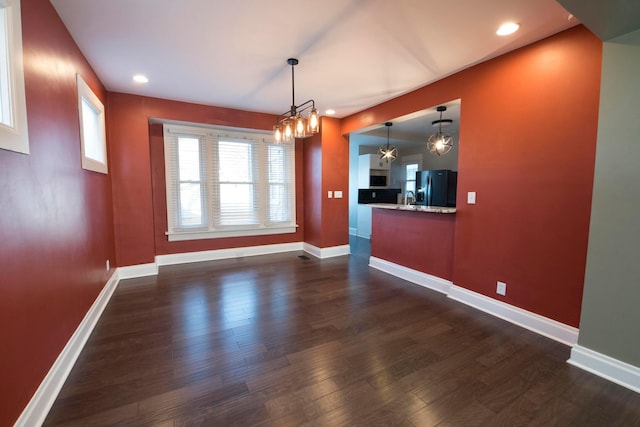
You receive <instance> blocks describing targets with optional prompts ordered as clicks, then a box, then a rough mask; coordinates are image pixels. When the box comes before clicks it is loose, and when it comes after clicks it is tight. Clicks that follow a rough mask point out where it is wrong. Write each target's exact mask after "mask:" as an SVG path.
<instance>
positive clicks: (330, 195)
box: [327, 191, 333, 199]
mask: <svg viewBox="0 0 640 427" xmlns="http://www.w3.org/2000/svg"><path fill="white" fill-rule="evenodd" d="M327 197H328V198H329V199H332V198H333V191H328V192H327Z"/></svg>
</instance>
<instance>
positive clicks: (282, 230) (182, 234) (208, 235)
mask: <svg viewBox="0 0 640 427" xmlns="http://www.w3.org/2000/svg"><path fill="white" fill-rule="evenodd" d="M297 228H298V225H287V226H283V227H270V228H250V229H245V230H216V231H178V232H176V231H174V232H167V233H165V234H166V235H167V237H168V239H169V241H170V242H180V241H185V240H201V239H220V238H224V237H247V236H267V235H270V234H287V233H295V232H296V230H297Z"/></svg>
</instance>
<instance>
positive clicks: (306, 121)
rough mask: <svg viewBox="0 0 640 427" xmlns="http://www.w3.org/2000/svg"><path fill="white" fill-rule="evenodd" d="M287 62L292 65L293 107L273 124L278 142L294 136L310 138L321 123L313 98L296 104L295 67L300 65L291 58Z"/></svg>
mask: <svg viewBox="0 0 640 427" xmlns="http://www.w3.org/2000/svg"><path fill="white" fill-rule="evenodd" d="M287 64H289V65H291V108H290V109H289V111H287V112H286V113H282V114H281V115H280V116H278V121H277V122H276V124H275V126H273V138H274V140H275V142H276V143H280V142H290V141H291V140H292V139H293V138H308V137H310V136H311V135H313V134H316V133H318V127H319V124H320V116H319V115H318V110H316V104H315V102H314V100H313V99H310V100H308V101H306V102H303V103H302V104H300V105H296V90H295V85H294V73H293V68H294V67H295V66H296V65H298V60H297V59H296V58H289V59H287ZM307 110H309V113H308V116H307V117H305V116H303V113H304V112H306V111H307Z"/></svg>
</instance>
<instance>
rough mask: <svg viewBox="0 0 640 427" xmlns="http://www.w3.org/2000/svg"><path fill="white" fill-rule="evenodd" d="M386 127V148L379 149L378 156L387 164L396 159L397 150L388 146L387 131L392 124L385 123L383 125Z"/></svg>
mask: <svg viewBox="0 0 640 427" xmlns="http://www.w3.org/2000/svg"><path fill="white" fill-rule="evenodd" d="M384 125H385V126H386V127H387V146H386V147H384V146H383V147H380V150H378V154H380V160H386V162H387V163H389V162H390V161H391V162H393V161H394V160H395V159H396V157H398V149H397V148H396V147H390V146H389V129H390V128H391V126H393V123H391V122H386V123H385V124H384Z"/></svg>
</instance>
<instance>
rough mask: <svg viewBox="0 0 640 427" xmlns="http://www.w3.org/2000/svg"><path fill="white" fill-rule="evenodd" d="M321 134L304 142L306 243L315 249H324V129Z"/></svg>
mask: <svg viewBox="0 0 640 427" xmlns="http://www.w3.org/2000/svg"><path fill="white" fill-rule="evenodd" d="M324 123H325V119H324V117H322V118H321V120H320V133H318V134H316V135H314V136H312V137H311V138H308V139H306V140H304V144H303V146H302V147H303V169H304V171H303V173H304V193H303V197H304V241H305V242H306V243H309V244H311V245H313V246H315V247H318V248H320V247H322V197H323V196H322V179H323V176H322V132H323V130H322V128H323V126H324Z"/></svg>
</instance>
